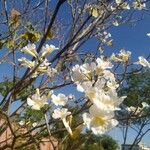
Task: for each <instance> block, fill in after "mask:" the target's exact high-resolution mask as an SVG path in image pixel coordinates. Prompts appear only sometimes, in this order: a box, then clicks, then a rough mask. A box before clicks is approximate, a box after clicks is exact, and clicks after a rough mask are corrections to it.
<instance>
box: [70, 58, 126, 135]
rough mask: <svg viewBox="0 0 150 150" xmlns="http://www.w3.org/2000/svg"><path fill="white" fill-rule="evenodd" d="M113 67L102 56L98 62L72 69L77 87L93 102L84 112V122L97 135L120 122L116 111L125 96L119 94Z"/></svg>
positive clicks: (76, 66)
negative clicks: (112, 70) (116, 116)
mask: <svg viewBox="0 0 150 150" xmlns="http://www.w3.org/2000/svg"><path fill="white" fill-rule="evenodd" d="M112 67H113V65H112V63H111V62H110V61H109V60H105V59H104V57H103V56H102V57H100V58H97V59H96V62H92V63H90V64H89V63H85V64H83V65H80V66H79V65H75V66H74V67H73V69H72V71H73V73H72V79H73V81H74V82H75V83H76V85H77V89H78V90H79V91H81V92H84V93H85V95H86V96H87V99H88V100H89V101H90V102H91V103H92V106H91V107H90V108H89V110H88V112H85V113H84V114H83V121H84V124H85V125H86V127H87V128H88V129H89V130H92V132H93V133H94V134H96V135H100V134H104V133H105V132H107V131H108V130H110V129H111V128H113V127H115V126H116V125H117V124H118V121H117V120H116V119H115V118H114V117H115V111H116V110H118V106H119V105H120V103H121V102H122V101H123V100H124V98H125V97H118V95H117V88H118V84H117V82H116V79H115V76H114V74H113V73H112V72H111V68H112Z"/></svg>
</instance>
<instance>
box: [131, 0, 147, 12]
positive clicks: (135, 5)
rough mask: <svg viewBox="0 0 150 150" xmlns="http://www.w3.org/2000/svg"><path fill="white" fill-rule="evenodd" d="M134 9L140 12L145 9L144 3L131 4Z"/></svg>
mask: <svg viewBox="0 0 150 150" xmlns="http://www.w3.org/2000/svg"><path fill="white" fill-rule="evenodd" d="M132 5H133V8H134V9H138V10H142V9H145V8H146V3H144V2H142V1H140V0H138V1H135V2H133V3H132Z"/></svg>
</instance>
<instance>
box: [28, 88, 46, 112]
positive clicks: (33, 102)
mask: <svg viewBox="0 0 150 150" xmlns="http://www.w3.org/2000/svg"><path fill="white" fill-rule="evenodd" d="M47 100H48V98H47V96H46V95H43V96H41V95H40V92H39V89H36V93H35V94H34V95H32V96H31V98H29V97H28V98H27V104H28V105H29V106H31V108H32V109H35V110H40V109H41V108H42V107H43V106H44V105H45V104H48V102H47Z"/></svg>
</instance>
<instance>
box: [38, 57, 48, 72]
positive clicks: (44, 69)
mask: <svg viewBox="0 0 150 150" xmlns="http://www.w3.org/2000/svg"><path fill="white" fill-rule="evenodd" d="M49 65H50V63H49V61H48V60H47V59H44V61H43V62H42V63H41V64H40V66H39V67H38V68H37V70H36V71H37V72H38V73H41V74H42V73H45V72H47V69H48V67H49Z"/></svg>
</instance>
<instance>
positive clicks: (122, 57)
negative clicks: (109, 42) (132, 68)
mask: <svg viewBox="0 0 150 150" xmlns="http://www.w3.org/2000/svg"><path fill="white" fill-rule="evenodd" d="M130 56H131V52H130V51H125V50H124V49H121V50H120V52H119V54H116V55H115V54H114V53H113V54H112V55H111V57H110V59H111V60H113V61H116V62H127V61H128V60H129V58H130Z"/></svg>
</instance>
